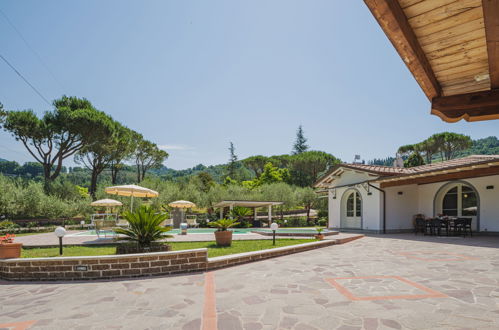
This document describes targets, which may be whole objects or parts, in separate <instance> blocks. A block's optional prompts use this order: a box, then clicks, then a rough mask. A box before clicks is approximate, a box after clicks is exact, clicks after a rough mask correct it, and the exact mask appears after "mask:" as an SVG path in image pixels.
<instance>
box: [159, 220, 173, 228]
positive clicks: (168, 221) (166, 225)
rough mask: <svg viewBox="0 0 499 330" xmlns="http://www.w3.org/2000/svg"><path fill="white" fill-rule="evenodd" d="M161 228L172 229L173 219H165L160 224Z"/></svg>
mask: <svg viewBox="0 0 499 330" xmlns="http://www.w3.org/2000/svg"><path fill="white" fill-rule="evenodd" d="M160 226H161V227H173V219H166V220H165V221H163V222H162V223H161V224H160Z"/></svg>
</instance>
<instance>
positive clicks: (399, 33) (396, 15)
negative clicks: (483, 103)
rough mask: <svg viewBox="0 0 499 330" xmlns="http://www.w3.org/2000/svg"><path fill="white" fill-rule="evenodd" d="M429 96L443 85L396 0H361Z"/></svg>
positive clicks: (439, 90) (432, 96)
mask: <svg viewBox="0 0 499 330" xmlns="http://www.w3.org/2000/svg"><path fill="white" fill-rule="evenodd" d="M364 2H365V3H366V5H367V6H368V7H369V10H371V13H372V14H373V16H374V17H375V18H376V20H377V21H378V23H379V25H380V26H381V28H382V29H383V31H384V32H385V34H386V35H387V36H388V39H390V41H391V43H392V44H393V46H394V47H395V49H396V50H397V52H398V53H399V55H400V57H401V58H402V60H403V61H404V62H405V64H406V66H407V67H408V68H409V70H410V71H411V73H412V74H413V75H414V77H415V78H416V81H417V82H418V83H419V85H420V86H421V88H422V89H423V92H424V93H425V94H426V96H427V97H428V99H430V100H432V99H433V98H435V97H437V96H440V95H441V93H442V89H441V86H440V84H439V83H438V80H437V78H436V77H435V73H434V72H433V69H432V68H431V65H430V62H429V61H428V59H427V58H426V55H425V53H424V51H423V49H422V48H421V45H420V44H419V41H418V39H417V37H416V35H415V34H414V31H413V30H412V28H411V26H410V24H409V22H408V21H407V17H406V16H405V14H404V11H403V10H402V8H401V7H400V4H399V2H398V1H397V0H364Z"/></svg>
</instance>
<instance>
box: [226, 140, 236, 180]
mask: <svg viewBox="0 0 499 330" xmlns="http://www.w3.org/2000/svg"><path fill="white" fill-rule="evenodd" d="M229 152H230V158H229V164H228V166H227V172H228V173H227V174H228V176H229V177H230V178H231V179H234V178H235V176H236V169H237V156H236V148H235V147H234V143H232V142H230V147H229Z"/></svg>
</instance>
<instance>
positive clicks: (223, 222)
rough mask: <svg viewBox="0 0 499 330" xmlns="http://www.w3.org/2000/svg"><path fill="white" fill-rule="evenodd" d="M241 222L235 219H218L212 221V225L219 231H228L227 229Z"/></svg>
mask: <svg viewBox="0 0 499 330" xmlns="http://www.w3.org/2000/svg"><path fill="white" fill-rule="evenodd" d="M238 224H239V222H236V220H235V219H220V220H217V221H213V222H210V227H215V228H217V229H218V231H226V230H227V229H229V228H231V227H234V226H237V225H238Z"/></svg>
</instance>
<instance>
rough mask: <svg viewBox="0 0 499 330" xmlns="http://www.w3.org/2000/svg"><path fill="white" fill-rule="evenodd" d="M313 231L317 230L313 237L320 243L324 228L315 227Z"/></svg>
mask: <svg viewBox="0 0 499 330" xmlns="http://www.w3.org/2000/svg"><path fill="white" fill-rule="evenodd" d="M315 230H317V235H315V238H316V239H318V240H319V241H322V240H323V239H324V234H323V233H322V231H323V230H324V228H322V227H316V228H315Z"/></svg>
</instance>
